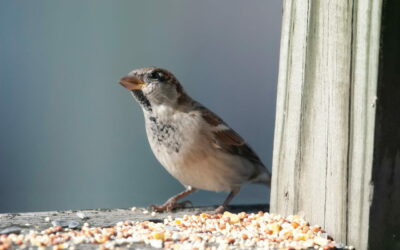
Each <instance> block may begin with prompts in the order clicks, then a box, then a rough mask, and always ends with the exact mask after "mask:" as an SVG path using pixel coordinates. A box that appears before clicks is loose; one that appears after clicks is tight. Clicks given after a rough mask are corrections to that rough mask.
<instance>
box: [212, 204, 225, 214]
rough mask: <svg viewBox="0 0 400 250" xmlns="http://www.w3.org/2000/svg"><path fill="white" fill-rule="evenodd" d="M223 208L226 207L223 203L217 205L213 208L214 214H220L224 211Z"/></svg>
mask: <svg viewBox="0 0 400 250" xmlns="http://www.w3.org/2000/svg"><path fill="white" fill-rule="evenodd" d="M225 210H226V207H225V206H224V205H221V206H219V207H217V208H216V209H215V210H214V212H213V213H214V214H222V213H223V212H225Z"/></svg>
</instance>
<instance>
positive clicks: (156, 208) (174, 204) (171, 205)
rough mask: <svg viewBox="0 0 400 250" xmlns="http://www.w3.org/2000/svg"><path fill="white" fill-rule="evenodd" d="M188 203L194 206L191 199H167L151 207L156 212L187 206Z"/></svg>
mask: <svg viewBox="0 0 400 250" xmlns="http://www.w3.org/2000/svg"><path fill="white" fill-rule="evenodd" d="M187 205H190V206H191V207H193V203H192V202H191V201H189V200H186V201H182V202H176V201H173V200H172V201H169V200H168V201H167V202H165V203H164V204H162V205H160V206H157V205H151V206H150V208H151V209H152V210H153V211H155V212H164V211H167V212H171V211H172V210H174V209H176V208H186V207H187Z"/></svg>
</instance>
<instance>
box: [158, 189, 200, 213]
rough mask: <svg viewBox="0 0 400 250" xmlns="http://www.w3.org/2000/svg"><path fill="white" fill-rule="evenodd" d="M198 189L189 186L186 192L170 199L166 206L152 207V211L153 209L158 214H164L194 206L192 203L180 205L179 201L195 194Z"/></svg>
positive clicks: (186, 202) (184, 202) (185, 202)
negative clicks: (190, 205)
mask: <svg viewBox="0 0 400 250" xmlns="http://www.w3.org/2000/svg"><path fill="white" fill-rule="evenodd" d="M196 190H197V189H195V188H192V187H191V186H188V187H187V188H186V190H185V191H183V192H180V193H179V194H177V195H175V196H172V197H171V198H169V199H168V200H167V201H166V202H165V203H164V204H162V205H160V206H157V205H152V206H151V209H153V210H154V211H156V212H163V211H172V210H173V209H174V208H182V207H185V205H186V204H188V203H189V204H192V203H191V202H190V201H183V202H181V203H178V202H177V201H178V200H180V199H182V198H183V197H185V196H187V195H189V194H191V193H193V192H194V191H196Z"/></svg>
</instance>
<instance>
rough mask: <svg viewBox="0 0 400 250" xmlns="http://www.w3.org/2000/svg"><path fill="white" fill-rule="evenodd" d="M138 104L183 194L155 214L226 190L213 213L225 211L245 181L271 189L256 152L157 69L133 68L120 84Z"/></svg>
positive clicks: (149, 135)
mask: <svg viewBox="0 0 400 250" xmlns="http://www.w3.org/2000/svg"><path fill="white" fill-rule="evenodd" d="M119 83H120V84H121V85H122V86H123V87H125V88H126V89H128V90H129V91H130V93H131V94H132V96H133V98H134V99H135V100H136V101H137V102H138V103H139V104H140V106H141V108H142V110H143V114H144V120H145V128H146V134H147V138H148V142H149V144H150V147H151V150H152V151H153V153H154V155H155V157H156V158H157V160H158V161H159V162H160V163H161V165H162V166H163V167H164V168H165V169H166V170H167V172H169V173H170V174H171V175H172V176H173V177H174V178H176V179H177V180H178V181H179V182H180V183H181V184H182V185H183V186H184V187H185V190H184V191H182V192H181V193H178V194H176V195H174V196H172V197H171V198H169V199H168V200H167V201H166V202H165V203H164V204H162V205H153V206H151V208H152V209H153V210H154V211H156V212H163V211H172V210H174V209H176V208H182V207H185V206H186V205H187V203H190V201H184V202H178V201H179V200H180V199H182V198H184V197H185V196H187V195H189V194H191V193H193V192H195V191H197V190H208V191H215V192H222V191H224V192H229V195H228V196H227V198H226V199H225V201H224V202H223V203H222V205H220V206H218V207H217V208H216V209H215V211H214V212H215V213H222V212H224V211H225V210H226V209H227V207H228V204H229V202H230V201H231V200H232V199H233V198H234V197H235V196H236V195H237V194H238V193H239V191H240V188H241V187H242V186H243V185H245V184H248V183H255V184H264V185H266V186H268V187H270V184H271V173H270V172H269V170H268V169H267V168H266V167H265V165H264V164H263V163H262V161H261V160H260V158H259V157H258V156H257V154H256V153H255V152H254V151H253V150H252V149H251V148H250V147H249V146H248V144H246V142H245V140H244V139H243V138H242V137H241V136H240V135H239V134H238V133H236V132H235V131H234V130H233V129H232V128H231V127H230V126H229V125H228V124H227V123H226V122H224V121H223V120H222V119H221V118H220V117H219V116H217V115H216V114H215V113H214V112H212V111H211V110H209V109H208V108H206V107H205V106H203V105H202V104H200V103H199V102H197V101H196V100H194V99H193V98H191V97H190V96H189V95H188V94H187V93H186V91H185V90H184V89H183V87H182V85H181V84H180V82H179V81H178V79H177V78H176V77H175V76H174V75H173V74H172V73H171V72H170V71H168V70H166V69H163V68H158V67H144V68H139V69H135V70H133V71H131V72H129V73H128V74H127V75H125V76H124V77H122V78H121V79H120V80H119Z"/></svg>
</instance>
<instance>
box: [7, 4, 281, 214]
mask: <svg viewBox="0 0 400 250" xmlns="http://www.w3.org/2000/svg"><path fill="white" fill-rule="evenodd" d="M280 26H281V1H279V0H273V1H265V0H251V1H240V0H236V1H227V0H226V1H213V0H207V1H205V0H203V1H196V0H190V1H177V0H176V1H128V0H126V1H122V0H121V1H106V0H102V1H100V0H91V1H89V0H86V1H81V0H69V1H55V0H47V1H45V0H40V1H28V0H26V1H22V0H20V1H15V0H1V1H0V142H1V143H0V212H19V211H40V210H54V209H83V208H115V207H131V206H147V205H149V204H157V203H162V202H164V201H165V200H166V199H167V198H168V197H170V196H171V195H173V194H175V193H177V192H179V191H181V190H182V189H183V187H182V186H181V185H180V184H179V183H178V182H177V181H176V180H175V179H173V178H172V177H171V176H169V174H168V173H167V172H166V171H165V170H164V169H163V168H162V166H161V165H160V164H159V163H158V162H157V160H156V159H155V158H154V156H153V154H152V153H151V150H150V147H149V145H148V143H147V139H146V136H145V130H144V122H143V117H142V112H141V110H140V108H139V106H138V105H137V104H136V103H135V102H134V101H133V99H132V98H131V96H130V94H129V93H128V92H127V91H126V90H125V89H123V88H122V87H121V86H119V85H118V84H117V81H118V79H119V78H120V77H121V76H123V75H125V74H126V73H128V72H129V71H131V70H132V69H134V68H138V67H143V66H149V65H155V66H160V67H164V68H167V69H169V70H171V71H172V72H173V73H174V74H175V75H176V76H177V77H178V79H179V80H180V81H181V83H182V84H183V85H184V87H185V89H186V90H187V92H188V93H189V94H190V95H191V96H192V97H194V98H195V99H197V100H198V101H200V102H201V103H203V104H205V105H206V106H208V107H209V108H211V109H212V110H214V111H215V112H216V113H218V114H219V115H220V116H222V117H223V119H224V120H225V121H226V122H228V123H229V124H230V125H231V126H232V127H233V128H234V129H235V130H237V131H238V132H239V133H240V134H241V135H242V136H243V137H244V138H246V139H247V141H248V142H249V144H250V145H251V146H252V147H253V148H254V150H255V151H256V152H257V153H258V154H259V156H260V157H261V158H262V160H263V161H264V163H265V164H266V165H267V166H268V167H269V168H270V166H271V155H272V142H273V129H274V116H275V95H276V94H275V92H276V81H277V72H278V52H279V40H280ZM268 193H269V189H268V188H266V187H263V186H257V185H252V186H247V187H246V188H244V189H243V190H242V192H241V193H240V194H239V195H238V196H237V197H236V198H235V199H234V200H233V202H232V203H233V204H235V203H236V204H237V203H242V204H243V203H266V202H267V201H268V199H269V195H268ZM225 197H226V194H225V193H222V194H216V193H213V192H207V191H200V192H197V193H195V194H193V195H191V197H190V199H191V200H192V201H193V203H194V204H195V205H206V204H219V203H221V202H222V201H223V200H224V199H225Z"/></svg>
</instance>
